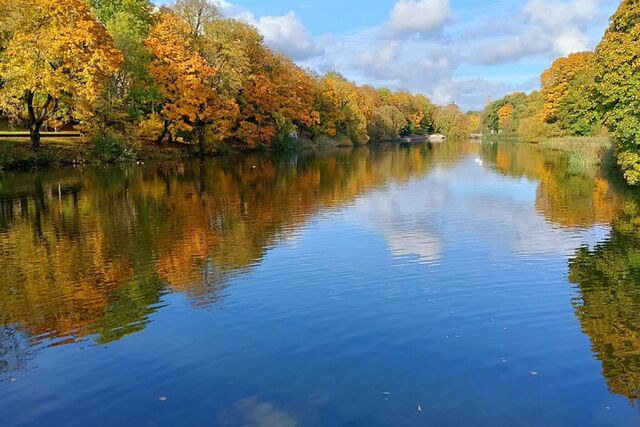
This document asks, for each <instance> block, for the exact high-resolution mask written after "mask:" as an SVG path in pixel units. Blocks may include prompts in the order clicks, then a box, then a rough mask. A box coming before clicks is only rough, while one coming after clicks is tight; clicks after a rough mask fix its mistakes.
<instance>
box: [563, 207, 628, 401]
mask: <svg viewBox="0 0 640 427" xmlns="http://www.w3.org/2000/svg"><path fill="white" fill-rule="evenodd" d="M569 278H570V280H571V282H572V283H575V284H576V285H577V286H578V289H579V290H580V297H579V298H578V299H576V301H575V303H574V305H575V310H576V315H577V317H578V319H579V320H580V323H581V325H582V329H583V330H584V332H585V333H586V334H587V335H588V336H589V338H590V339H591V343H592V348H593V351H594V352H595V354H596V355H597V357H598V359H600V361H601V362H602V371H603V375H604V376H605V378H606V379H607V383H608V385H609V388H610V389H611V391H612V392H614V393H618V394H621V395H624V396H626V397H628V398H629V399H630V400H631V401H632V402H633V403H634V404H636V403H638V402H639V401H640V204H638V203H637V202H634V201H631V202H627V203H626V204H625V206H624V208H623V210H622V212H621V213H620V214H619V215H618V217H617V218H616V219H615V220H614V222H613V225H612V231H611V236H610V237H609V239H608V240H607V241H605V242H603V243H601V244H599V245H597V246H596V247H595V248H593V249H592V250H590V249H589V248H586V247H583V248H581V249H579V250H578V251H577V253H576V256H575V257H574V259H572V260H571V262H570V274H569Z"/></svg>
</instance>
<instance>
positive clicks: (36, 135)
mask: <svg viewBox="0 0 640 427" xmlns="http://www.w3.org/2000/svg"><path fill="white" fill-rule="evenodd" d="M34 98H35V93H33V92H27V94H26V101H27V112H28V114H29V137H30V139H31V149H32V150H33V151H38V149H39V148H40V130H41V129H42V125H43V124H44V123H45V122H46V121H47V120H48V119H49V118H50V117H51V116H52V115H53V114H54V113H55V112H56V110H57V109H58V100H57V99H55V98H53V97H52V96H51V95H47V100H46V101H45V103H44V105H43V106H42V109H41V110H40V111H38V114H37V115H36V109H35V106H34V105H33V100H34Z"/></svg>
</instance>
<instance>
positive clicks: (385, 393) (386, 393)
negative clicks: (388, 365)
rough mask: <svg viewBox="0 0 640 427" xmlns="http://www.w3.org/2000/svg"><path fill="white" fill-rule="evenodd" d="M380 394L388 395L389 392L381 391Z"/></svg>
mask: <svg viewBox="0 0 640 427" xmlns="http://www.w3.org/2000/svg"><path fill="white" fill-rule="evenodd" d="M382 394H384V395H385V396H389V395H390V394H391V393H390V392H388V391H383V392H382Z"/></svg>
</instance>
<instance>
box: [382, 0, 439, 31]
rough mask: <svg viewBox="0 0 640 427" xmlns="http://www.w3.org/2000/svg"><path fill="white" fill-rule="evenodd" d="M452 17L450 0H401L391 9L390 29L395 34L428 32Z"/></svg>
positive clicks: (437, 28)
mask: <svg viewBox="0 0 640 427" xmlns="http://www.w3.org/2000/svg"><path fill="white" fill-rule="evenodd" d="M450 18H451V9H450V7H449V0H400V1H399V2H397V3H396V4H395V5H394V6H393V9H392V10H391V17H390V20H389V29H390V30H391V31H392V32H393V33H394V34H411V33H415V34H428V33H431V32H434V31H437V30H440V29H442V27H443V26H444V25H445V24H446V23H447V22H448V21H449V19H450Z"/></svg>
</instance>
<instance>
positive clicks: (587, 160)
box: [540, 136, 616, 166]
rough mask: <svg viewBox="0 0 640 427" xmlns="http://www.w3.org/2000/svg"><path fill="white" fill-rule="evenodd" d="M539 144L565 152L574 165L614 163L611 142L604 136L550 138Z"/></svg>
mask: <svg viewBox="0 0 640 427" xmlns="http://www.w3.org/2000/svg"><path fill="white" fill-rule="evenodd" d="M540 146H542V147H545V148H549V149H552V150H559V151H564V152H567V153H568V154H569V156H570V162H571V163H572V164H575V165H591V164H597V165H604V166H615V165H616V161H615V157H614V155H613V144H612V142H611V140H610V139H609V138H608V137H606V136H593V137H586V136H585V137H562V138H550V139H546V140H543V141H541V142H540Z"/></svg>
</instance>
